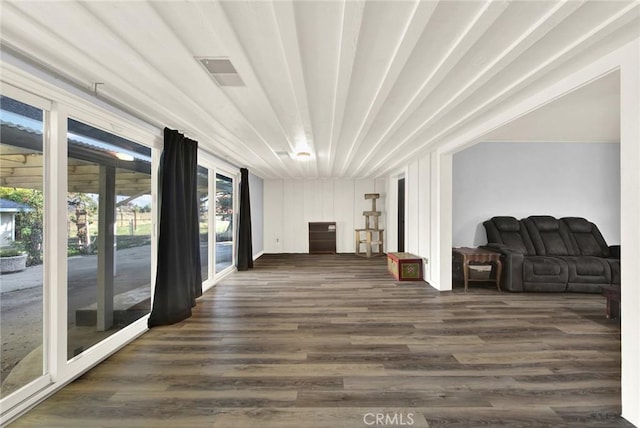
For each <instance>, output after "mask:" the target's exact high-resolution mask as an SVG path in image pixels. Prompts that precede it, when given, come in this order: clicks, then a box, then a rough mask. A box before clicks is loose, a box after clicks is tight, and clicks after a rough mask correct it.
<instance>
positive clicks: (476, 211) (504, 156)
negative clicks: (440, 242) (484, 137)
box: [452, 142, 620, 247]
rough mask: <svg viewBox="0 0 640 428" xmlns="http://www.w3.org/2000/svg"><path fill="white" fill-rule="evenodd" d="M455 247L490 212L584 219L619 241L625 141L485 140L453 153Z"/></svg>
mask: <svg viewBox="0 0 640 428" xmlns="http://www.w3.org/2000/svg"><path fill="white" fill-rule="evenodd" d="M452 197H453V231H452V232H453V246H454V247H461V246H470V247H475V246H478V245H482V244H485V243H486V242H487V240H486V233H485V230H484V227H483V226H482V222H483V221H485V220H487V219H489V218H491V217H493V216H502V215H505V216H513V217H516V218H524V217H528V216H530V215H552V216H555V217H557V218H560V217H571V216H573V217H585V218H587V219H589V220H590V221H592V222H594V223H595V224H596V225H597V226H598V228H599V229H600V231H601V232H602V234H603V236H604V238H605V240H606V241H607V243H608V244H609V245H612V244H619V243H620V144H615V143H582V144H581V143H505V142H483V143H479V144H477V145H475V146H472V147H469V148H467V149H465V150H463V151H460V152H458V153H456V154H454V156H453V195H452Z"/></svg>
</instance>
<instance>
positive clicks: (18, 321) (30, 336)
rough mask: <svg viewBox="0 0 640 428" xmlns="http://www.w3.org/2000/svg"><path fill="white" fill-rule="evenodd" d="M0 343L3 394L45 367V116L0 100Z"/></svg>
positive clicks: (14, 389) (25, 107)
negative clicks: (0, 349) (0, 346)
mask: <svg viewBox="0 0 640 428" xmlns="http://www.w3.org/2000/svg"><path fill="white" fill-rule="evenodd" d="M0 122H1V124H2V128H1V130H0V291H1V293H0V303H1V308H0V324H1V325H2V327H1V328H0V339H1V341H2V352H1V356H2V357H1V359H2V372H1V374H0V378H1V379H0V381H1V382H2V392H1V393H0V396H2V397H5V396H6V395H8V394H10V393H12V392H14V391H16V390H17V389H19V388H21V387H22V386H24V385H26V384H27V383H29V382H31V381H32V380H34V379H36V378H38V377H40V376H41V375H43V374H44V369H43V353H42V352H43V341H44V333H43V332H44V329H43V308H44V305H43V274H42V272H43V259H44V254H43V247H42V244H43V237H44V212H45V206H44V196H43V192H42V191H43V140H42V136H43V112H42V110H40V109H37V108H35V107H32V106H29V105H27V104H24V103H21V102H19V101H16V100H14V99H11V98H8V97H0Z"/></svg>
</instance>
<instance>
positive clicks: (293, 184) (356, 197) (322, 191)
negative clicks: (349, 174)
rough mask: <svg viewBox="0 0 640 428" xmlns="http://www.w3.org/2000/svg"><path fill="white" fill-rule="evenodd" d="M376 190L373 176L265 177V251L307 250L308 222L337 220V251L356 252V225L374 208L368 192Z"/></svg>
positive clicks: (290, 251) (360, 226)
mask: <svg viewBox="0 0 640 428" xmlns="http://www.w3.org/2000/svg"><path fill="white" fill-rule="evenodd" d="M373 192H376V188H375V184H374V180H372V179H367V180H351V179H339V180H332V179H326V180H264V252H265V253H307V252H309V229H308V223H309V222H314V221H335V222H336V250H337V252H338V253H353V252H354V251H355V244H354V241H355V239H354V229H356V228H362V227H364V217H363V216H362V212H363V211H368V210H370V209H371V202H370V201H366V200H365V199H364V194H365V193H373ZM379 193H380V192H379ZM381 196H383V195H381ZM383 206H384V205H383V204H379V205H378V208H381V207H383ZM383 224H384V223H383ZM381 227H383V226H381Z"/></svg>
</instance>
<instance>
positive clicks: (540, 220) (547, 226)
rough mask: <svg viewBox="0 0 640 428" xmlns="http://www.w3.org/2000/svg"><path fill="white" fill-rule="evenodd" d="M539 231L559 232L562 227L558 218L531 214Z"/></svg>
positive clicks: (531, 218)
mask: <svg viewBox="0 0 640 428" xmlns="http://www.w3.org/2000/svg"><path fill="white" fill-rule="evenodd" d="M529 220H531V221H532V222H533V223H534V224H535V226H536V228H537V229H538V231H539V232H540V233H542V232H557V231H558V230H559V229H560V225H559V223H558V220H557V219H556V218H554V217H551V216H547V215H539V216H531V217H529Z"/></svg>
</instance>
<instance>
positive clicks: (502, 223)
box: [492, 217, 520, 232]
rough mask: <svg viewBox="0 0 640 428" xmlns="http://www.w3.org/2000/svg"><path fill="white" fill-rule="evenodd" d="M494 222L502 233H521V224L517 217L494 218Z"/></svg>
mask: <svg viewBox="0 0 640 428" xmlns="http://www.w3.org/2000/svg"><path fill="white" fill-rule="evenodd" d="M492 220H493V224H495V225H496V228H497V229H498V230H499V231H500V232H519V231H520V222H519V221H518V220H517V219H516V218H515V217H493V218H492Z"/></svg>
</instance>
